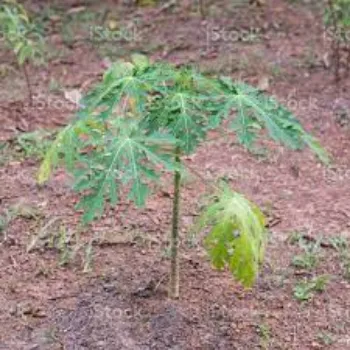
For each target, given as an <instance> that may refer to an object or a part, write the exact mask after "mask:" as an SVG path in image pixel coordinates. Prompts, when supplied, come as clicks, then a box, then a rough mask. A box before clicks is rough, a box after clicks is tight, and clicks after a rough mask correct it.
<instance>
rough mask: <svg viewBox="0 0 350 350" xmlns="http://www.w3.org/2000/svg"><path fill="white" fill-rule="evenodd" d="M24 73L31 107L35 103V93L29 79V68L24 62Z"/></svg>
mask: <svg viewBox="0 0 350 350" xmlns="http://www.w3.org/2000/svg"><path fill="white" fill-rule="evenodd" d="M23 73H24V76H25V78H26V83H27V90H28V98H29V106H30V107H31V106H32V105H33V93H32V87H31V85H30V79H29V74H28V69H27V64H26V63H24V64H23Z"/></svg>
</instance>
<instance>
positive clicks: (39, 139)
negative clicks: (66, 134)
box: [0, 130, 56, 165]
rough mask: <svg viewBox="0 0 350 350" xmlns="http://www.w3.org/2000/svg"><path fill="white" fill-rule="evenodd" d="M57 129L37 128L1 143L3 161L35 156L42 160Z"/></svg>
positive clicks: (36, 158)
mask: <svg viewBox="0 0 350 350" xmlns="http://www.w3.org/2000/svg"><path fill="white" fill-rule="evenodd" d="M55 134H56V131H45V130H36V131H33V132H28V133H22V134H19V135H17V136H16V137H15V138H13V139H11V140H9V141H8V142H6V143H3V144H1V145H0V156H1V161H0V162H1V163H3V164H2V165H5V164H7V163H9V162H11V161H13V160H20V161H22V160H24V159H28V158H33V159H35V160H40V159H42V158H43V156H44V155H45V153H46V151H47V150H48V149H49V147H50V145H51V142H52V138H53V137H54V135H55Z"/></svg>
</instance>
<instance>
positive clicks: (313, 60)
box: [0, 0, 350, 350]
mask: <svg viewBox="0 0 350 350" xmlns="http://www.w3.org/2000/svg"><path fill="white" fill-rule="evenodd" d="M112 3H113V2H110V5H111V4H112ZM26 4H27V5H28V6H30V8H32V9H33V10H36V11H42V13H43V11H44V10H43V9H44V8H45V4H44V2H39V1H35V3H33V2H26ZM56 5H57V4H56ZM70 6H72V4H71V2H70V1H64V2H62V3H60V11H61V10H62V8H63V9H65V10H64V11H63V13H65V11H67V10H69V9H70ZM99 6H100V4H96V5H93V4H92V5H91V8H90V7H88V8H87V9H86V11H90V12H93V11H95V12H96V11H100V9H99ZM189 6H190V5H186V4H184V5H183V6H182V7H180V8H170V9H168V10H163V11H160V10H159V8H157V9H154V8H145V9H141V10H140V9H138V10H136V9H135V8H134V7H132V6H131V5H128V6H127V5H118V4H114V6H112V7H111V11H110V12H109V17H108V18H114V17H113V16H118V17H117V18H118V20H120V21H122V20H123V21H124V22H125V23H126V22H127V21H128V20H130V19H132V18H134V19H135V18H137V19H138V22H137V23H138V24H137V26H138V27H137V30H138V31H139V34H140V37H142V40H140V41H136V42H121V43H119V42H118V45H119V46H120V48H119V51H118V52H117V53H115V52H113V54H111V56H112V58H115V57H116V56H119V57H124V56H125V57H127V56H128V54H129V52H130V51H132V50H142V51H143V52H147V53H149V54H150V55H151V56H152V57H153V58H154V59H158V58H163V59H168V60H170V61H172V62H175V63H178V64H182V63H195V64H197V65H198V66H199V67H201V69H204V70H207V71H225V72H226V73H227V74H230V75H232V76H233V77H235V78H241V79H244V80H246V81H248V82H251V83H253V84H262V82H263V81H265V87H264V88H265V89H266V90H267V92H268V93H270V94H274V95H275V96H276V97H277V98H278V99H279V100H281V101H284V102H285V103H286V104H287V105H288V106H289V107H290V108H292V109H293V110H294V112H295V114H296V115H297V116H298V118H300V120H301V121H302V123H303V125H305V127H306V128H307V129H308V130H310V131H312V132H313V133H314V134H315V135H317V136H318V137H319V138H320V140H321V142H322V144H323V145H325V147H326V148H327V150H328V151H329V152H330V153H331V154H332V156H333V159H334V163H333V165H332V167H331V168H325V167H323V166H321V165H320V164H318V163H317V161H316V160H315V158H314V156H313V155H312V154H310V153H309V152H308V151H303V152H294V153H293V152H290V151H286V150H285V149H283V148H281V147H279V146H274V145H271V144H270V143H269V142H265V143H264V144H263V147H264V149H265V148H266V152H267V153H266V152H262V153H260V154H258V155H251V154H248V153H247V152H245V151H243V150H242V149H241V148H240V147H239V146H238V145H237V144H236V142H235V139H234V138H232V139H229V140H226V139H225V140H224V139H222V140H221V139H220V140H218V139H215V140H213V141H210V142H208V143H207V144H205V145H203V146H202V147H201V148H200V149H199V150H198V152H197V153H196V154H195V155H194V156H193V157H191V158H190V159H187V160H186V161H187V162H188V163H189V164H190V165H191V166H192V167H193V168H195V169H196V170H197V171H198V172H200V173H201V174H202V175H204V176H206V177H208V178H209V179H211V178H212V179H217V178H219V177H225V178H226V179H228V180H229V181H230V183H231V185H232V187H233V188H235V189H236V190H238V191H240V192H242V193H244V194H246V195H247V196H248V197H249V198H251V199H252V200H254V201H256V202H257V203H258V204H259V205H261V206H262V207H263V208H264V210H265V211H266V213H267V215H268V216H269V220H270V226H271V239H270V243H269V246H268V249H267V257H266V262H265V264H264V266H263V268H262V271H261V276H260V278H259V280H258V283H257V285H256V286H255V287H254V288H253V289H252V290H249V291H245V290H243V289H242V288H241V287H240V286H238V285H237V284H236V283H235V282H234V281H233V280H232V278H231V276H230V275H229V274H228V273H226V272H218V271H214V270H212V269H211V267H210V265H209V263H208V261H207V258H206V257H205V254H204V252H203V249H202V248H201V244H200V239H201V237H199V238H198V239H197V240H196V241H195V242H192V243H193V244H192V245H193V246H192V247H190V246H189V244H188V242H187V241H188V232H189V229H190V227H191V225H192V223H193V221H194V220H195V217H196V215H197V211H198V206H199V204H200V201H201V198H200V195H201V194H204V191H205V188H204V187H203V185H202V184H201V183H199V182H198V181H197V180H196V179H195V178H192V177H189V178H188V179H186V180H185V184H184V187H185V189H184V192H183V198H182V200H183V205H182V213H183V218H182V230H183V242H182V244H181V248H182V258H181V259H182V260H181V261H182V262H181V268H182V281H181V286H182V287H181V298H180V300H178V301H171V300H168V299H167V297H166V288H167V279H166V275H167V271H168V259H167V257H166V247H167V243H168V231H169V226H170V215H171V212H170V206H171V183H170V181H168V180H165V181H164V183H162V184H160V186H159V187H160V188H159V191H158V192H157V193H158V194H156V195H154V196H153V197H152V198H150V200H149V202H148V204H147V207H146V208H145V209H143V210H139V211H137V210H135V209H134V208H133V207H132V206H130V205H129V203H127V202H123V203H121V204H119V205H118V206H117V208H115V209H110V210H109V212H108V213H106V215H105V216H104V217H103V219H102V220H101V221H100V222H98V223H95V224H94V225H92V226H91V227H90V228H89V229H85V230H84V231H83V232H82V234H81V240H82V242H87V241H88V240H89V239H90V238H91V237H93V236H94V235H96V234H103V235H104V237H105V239H104V241H103V242H100V244H96V245H95V246H94V255H93V265H92V267H93V270H92V271H91V272H88V273H83V272H82V266H81V257H82V255H79V256H78V257H77V258H76V259H74V261H73V262H71V263H69V264H68V266H65V267H62V266H59V265H58V261H59V254H58V252H57V251H56V250H54V249H48V248H47V249H46V248H40V249H39V250H34V251H32V252H30V253H27V252H26V249H27V246H28V243H29V242H30V240H31V239H32V237H33V236H35V235H37V234H38V232H40V230H41V229H42V228H43V227H44V226H45V225H47V224H48V223H50V222H51V221H52V220H53V219H55V218H56V219H58V220H59V223H60V225H59V226H61V227H65V228H66V229H67V230H71V231H74V230H77V227H78V226H79V213H76V212H75V211H74V204H75V203H76V201H77V198H76V196H75V195H74V194H73V193H72V192H71V191H70V189H69V186H68V185H67V184H69V181H67V179H66V177H65V176H64V174H63V173H62V172H58V173H57V174H56V176H55V177H54V178H53V179H52V180H51V181H50V182H49V183H48V184H47V185H45V186H42V187H39V186H38V185H37V184H36V181H35V174H36V171H37V168H38V162H37V161H36V160H33V159H27V160H24V161H14V160H12V161H10V162H6V163H5V164H4V165H1V166H2V167H1V168H0V182H1V187H0V214H3V215H4V214H5V211H6V209H7V208H10V207H11V206H13V205H16V204H17V209H18V212H17V214H18V215H17V216H16V218H15V219H14V220H12V221H11V222H10V223H9V225H8V227H6V229H5V231H4V233H3V237H2V241H1V248H2V249H1V250H0V261H1V266H2V267H1V268H0V349H6V350H7V349H9V350H17V349H18V350H23V349H31V350H34V349H50V350H51V349H69V350H71V349H72V350H73V349H89V350H90V349H108V350H114V349H132V350H134V349H135V350H137V349H174V350H175V349H178V350H185V349H188V350H192V349H205V350H209V349H213V350H214V349H215V350H217V349H223V350H229V349H230V350H231V349H239V350H241V349H247V350H250V349H322V348H328V349H340V350H343V349H350V283H349V280H348V279H346V276H345V275H346V271H345V270H344V263H343V261H342V258H341V257H340V254H339V253H338V252H337V251H336V250H335V249H333V248H332V247H331V246H329V245H326V246H324V247H323V248H320V252H319V263H318V265H317V266H316V267H314V268H313V269H312V270H310V271H305V270H300V269H296V268H295V267H293V266H292V265H291V262H292V260H293V257H294V256H295V255H296V254H301V253H302V250H301V248H300V247H299V246H298V245H292V244H291V243H290V242H289V241H288V237H290V235H291V233H292V232H302V233H305V234H307V235H308V236H310V237H314V238H316V239H317V238H319V237H321V236H323V237H325V239H328V238H329V237H339V236H341V237H343V238H344V239H345V240H349V239H350V220H349V216H350V213H349V209H348V208H349V203H350V181H349V176H350V168H349V166H350V156H349V152H350V135H349V133H350V131H349V130H350V100H349V96H348V91H349V88H350V80H346V79H344V80H343V81H342V82H341V85H340V86H338V87H337V86H335V85H334V81H333V75H332V72H331V71H330V70H329V69H326V68H325V66H324V59H323V58H324V55H325V54H326V52H327V42H325V40H324V38H323V33H322V27H323V26H322V19H321V13H320V10H319V8H318V6H317V3H316V4H315V5H313V2H308V4H307V5H305V4H304V5H303V4H290V2H288V1H282V0H273V1H270V2H269V5H264V6H262V7H248V6H247V5H244V6H240V7H237V8H234V7H233V6H232V5H230V2H229V1H217V2H215V4H214V5H213V6H211V13H210V16H209V17H208V18H207V19H206V20H202V19H201V18H200V17H199V16H198V14H196V13H195V12H191V11H189V8H190V7H189ZM57 11H58V10H57ZM58 13H59V16H61V21H62V16H63V15H62V12H58ZM51 20H52V18H51ZM57 21H58V24H57V26H58V27H59V23H60V20H59V19H58V20H57ZM49 28H51V29H50V32H49V40H50V42H52V43H53V44H55V47H58V48H59V49H60V50H62V53H63V52H65V54H64V56H63V57H62V56H59V57H57V58H55V59H53V60H52V61H50V63H49V65H48V66H47V67H43V68H31V76H32V80H33V86H34V89H35V91H36V93H37V94H38V96H39V97H40V99H41V101H42V100H44V104H43V105H40V108H39V107H38V105H36V106H34V107H29V106H26V102H25V100H24V99H23V100H22V99H18V95H19V94H21V96H22V95H23V96H25V92H23V91H25V90H23V86H22V87H20V88H19V90H18V91H21V92H16V91H17V90H13V91H14V92H13V94H12V96H8V95H6V96H8V97H7V98H6V99H1V102H0V140H8V139H9V138H13V137H14V135H15V134H17V133H20V132H23V131H32V130H36V129H37V128H48V127H50V128H52V127H57V126H60V125H62V124H64V123H66V122H67V121H68V120H69V118H70V117H71V114H72V113H71V111H72V108H73V107H72V104H71V103H70V102H69V101H67V100H65V98H64V94H63V92H62V89H61V90H60V91H59V92H55V93H53V92H52V91H50V90H48V89H47V86H48V84H49V82H50V79H51V78H54V79H55V80H56V81H58V82H59V83H60V84H61V85H62V86H63V87H64V90H72V89H75V88H82V90H86V89H87V88H88V87H89V86H90V85H91V84H92V83H93V82H94V81H97V80H98V79H99V76H100V74H101V73H102V72H103V69H104V67H105V66H106V64H107V63H108V60H106V59H105V58H104V57H105V56H104V57H102V56H103V54H104V53H105V48H103V47H102V48H101V47H100V46H99V47H96V46H94V45H91V43H89V42H87V41H86V40H83V39H84V38H85V39H86V37H84V35H86V33H85V34H84V33H83V34H79V35H80V37H79V35H78V39H77V40H76V41H73V42H72V43H70V44H69V46H67V44H65V43H64V42H63V41H62V40H61V39H60V33H61V32H60V30H59V29H57V28H56V27H55V28H56V29H55V28H53V27H52V26H50V27H49ZM52 28H53V29H52ZM252 28H253V29H254V28H255V29H256V28H259V31H257V33H258V34H256V36H255V37H254V38H253V37H252V38H253V39H252V40H251V41H249V42H245V41H241V40H238V41H237V40H236V39H235V40H233V39H232V37H233V36H232V35H235V37H236V36H237V33H241V31H242V30H243V29H244V30H245V32H244V33H245V34H244V35H246V33H247V31H248V32H249V31H250V30H251V29H252ZM255 29H254V30H255ZM219 31H220V33H221V34H220V35H221V36H220V37H219V38H218V37H217V35H218V32H219ZM253 32H254V33H255V31H253ZM225 33H226V34H225ZM230 35H231V39H228V40H226V39H225V37H227V36H228V37H230ZM79 38H80V39H79ZM81 38H83V39H81ZM2 57H4V58H5V60H4V62H6V64H9V65H11V64H12V63H11V57H9V56H7V55H6V56H5V55H4V56H2ZM9 74H10V73H9ZM266 78H269V83H268V84H267V85H266ZM14 79H19V81H21V77H20V75H19V74H18V75H17V74H15V75H14V76H13V75H11V74H10V75H8V76H6V77H5V78H3V79H2V81H1V90H4V91H6V90H7V89H8V88H7V86H9V85H7V84H9V82H10V81H11V80H14ZM19 85H20V84H19ZM50 101H55V102H54V103H55V104H53V103H52V102H50ZM41 107H42V108H41ZM339 115H341V120H340V119H339V118H340V117H339ZM266 154H267V156H266ZM18 203H21V204H20V205H18ZM34 209H35V210H34ZM28 210H30V213H29V214H28ZM51 229H52V231H55V230H56V231H57V227H56V226H54V225H53V226H52V228H50V230H51ZM80 254H81V253H80ZM349 259H350V258H349ZM349 269H350V267H349ZM323 274H327V275H329V276H330V280H329V283H328V285H327V287H326V290H325V291H324V292H323V293H316V294H315V296H314V298H312V300H310V301H309V302H305V303H301V302H299V301H297V300H295V298H293V288H294V287H295V285H296V284H297V283H298V282H299V281H300V280H303V278H309V277H312V276H317V275H323ZM347 277H349V276H347Z"/></svg>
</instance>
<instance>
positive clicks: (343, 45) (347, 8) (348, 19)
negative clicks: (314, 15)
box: [324, 0, 350, 82]
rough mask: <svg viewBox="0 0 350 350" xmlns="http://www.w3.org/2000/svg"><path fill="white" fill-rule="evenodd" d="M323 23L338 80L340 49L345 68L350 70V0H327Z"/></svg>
mask: <svg viewBox="0 0 350 350" xmlns="http://www.w3.org/2000/svg"><path fill="white" fill-rule="evenodd" d="M324 20H325V25H326V27H327V29H328V32H329V33H330V37H331V50H332V58H333V63H334V76H335V80H336V81H337V82H339V81H340V79H341V76H340V73H341V68H342V62H341V61H342V51H345V54H346V59H345V70H346V73H347V74H348V73H349V71H350V42H349V41H350V0H327V1H326V6H325V11H324Z"/></svg>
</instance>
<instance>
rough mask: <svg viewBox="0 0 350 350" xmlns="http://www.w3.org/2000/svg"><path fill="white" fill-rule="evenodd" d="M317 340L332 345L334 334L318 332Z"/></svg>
mask: <svg viewBox="0 0 350 350" xmlns="http://www.w3.org/2000/svg"><path fill="white" fill-rule="evenodd" d="M317 340H318V341H319V342H320V343H322V344H324V345H327V346H329V345H332V344H334V342H335V339H334V336H333V335H332V334H330V333H327V332H319V333H318V334H317Z"/></svg>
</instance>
